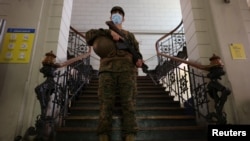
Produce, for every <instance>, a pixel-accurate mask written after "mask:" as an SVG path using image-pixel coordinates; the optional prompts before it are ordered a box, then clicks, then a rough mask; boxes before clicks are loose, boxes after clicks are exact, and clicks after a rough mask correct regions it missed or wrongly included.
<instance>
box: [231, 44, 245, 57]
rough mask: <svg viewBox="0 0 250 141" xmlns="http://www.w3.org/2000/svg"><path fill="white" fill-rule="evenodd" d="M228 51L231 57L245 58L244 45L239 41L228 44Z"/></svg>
mask: <svg viewBox="0 0 250 141" xmlns="http://www.w3.org/2000/svg"><path fill="white" fill-rule="evenodd" d="M230 51H231V54H232V57H233V59H246V53H245V49H244V46H243V45H242V44H239V43H233V44H230Z"/></svg>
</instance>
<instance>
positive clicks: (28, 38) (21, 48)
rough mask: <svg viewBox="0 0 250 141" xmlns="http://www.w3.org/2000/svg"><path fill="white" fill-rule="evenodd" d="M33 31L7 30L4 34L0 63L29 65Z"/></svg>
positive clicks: (25, 29) (22, 29)
mask: <svg viewBox="0 0 250 141" xmlns="http://www.w3.org/2000/svg"><path fill="white" fill-rule="evenodd" d="M34 36H35V29H28V28H8V30H7V33H6V34H5V37H4V41H3V46H2V50H1V52H0V63H29V60H30V54H31V50H32V46H33V41H34Z"/></svg>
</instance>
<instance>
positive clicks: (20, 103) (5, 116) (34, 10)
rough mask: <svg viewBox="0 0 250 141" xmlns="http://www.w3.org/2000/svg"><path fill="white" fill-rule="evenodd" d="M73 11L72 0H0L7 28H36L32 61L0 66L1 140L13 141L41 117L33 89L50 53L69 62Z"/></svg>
mask: <svg viewBox="0 0 250 141" xmlns="http://www.w3.org/2000/svg"><path fill="white" fill-rule="evenodd" d="M71 11H72V0H27V1H26V0H25V1H24V0H11V1H10V0H1V1H0V18H4V19H6V29H7V28H34V29H35V39H34V44H33V48H32V53H31V59H30V62H29V63H26V64H9V63H2V64H0V78H1V79H0V113H1V117H0V125H1V126H0V130H1V132H0V141H13V140H14V138H15V136H17V135H21V136H23V135H24V132H25V131H26V129H28V127H29V126H34V124H35V120H36V116H37V115H38V114H40V106H39V102H38V101H37V99H36V94H35V92H34V88H35V87H36V86H37V85H38V84H40V83H42V82H43V81H44V78H43V75H42V74H41V73H40V72H39V69H40V68H41V61H42V60H43V58H44V56H45V53H47V52H49V51H51V50H53V52H54V53H55V54H56V55H57V62H63V61H64V60H66V48H67V40H68V34H69V33H68V31H69V26H70V17H71ZM62 15H63V16H62ZM1 48H2V47H1Z"/></svg>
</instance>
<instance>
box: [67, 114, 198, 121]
mask: <svg viewBox="0 0 250 141" xmlns="http://www.w3.org/2000/svg"><path fill="white" fill-rule="evenodd" d="M112 118H113V119H119V118H121V116H113V117H112ZM136 118H137V119H138V120H140V119H194V118H195V116H192V115H165V116H162V115H160V116H137V117H136ZM65 119H67V120H86V119H92V120H98V119H99V116H69V117H65Z"/></svg>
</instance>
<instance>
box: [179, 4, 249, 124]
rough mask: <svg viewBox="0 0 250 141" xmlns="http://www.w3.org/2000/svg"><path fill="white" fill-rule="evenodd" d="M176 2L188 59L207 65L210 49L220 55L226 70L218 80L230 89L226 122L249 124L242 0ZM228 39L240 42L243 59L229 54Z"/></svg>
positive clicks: (245, 14)
mask: <svg viewBox="0 0 250 141" xmlns="http://www.w3.org/2000/svg"><path fill="white" fill-rule="evenodd" d="M180 2H181V9H182V14H183V17H184V28H185V31H186V32H185V33H186V38H187V46H188V55H189V59H190V60H191V61H195V62H198V63H201V64H203V65H208V64H209V57H211V56H212V54H213V53H215V54H216V55H219V56H220V57H221V59H222V61H223V62H224V64H225V71H226V75H225V76H223V78H222V80H221V83H222V84H224V85H225V86H227V87H229V88H230V89H231V90H232V94H231V95H230V96H229V98H228V101H227V103H226V104H225V112H226V113H227V114H228V122H229V123H232V124H234V123H236V124H249V123H250V121H249V117H250V108H249V107H250V105H249V103H250V102H249V101H250V95H249V90H250V88H249V84H250V81H249V79H248V76H249V71H248V69H249V68H250V65H249V63H248V62H249V55H250V51H249V49H250V42H249V41H250V40H249V29H250V28H249V27H250V24H249V21H250V20H249V19H250V16H249V15H250V11H249V7H247V3H246V1H245V0H231V2H230V3H224V1H206V0H181V1H180ZM232 43H240V44H242V45H243V46H244V49H245V51H244V52H245V54H246V58H245V59H234V58H232V54H231V51H230V47H229V46H230V45H231V44H232ZM204 73H206V72H204Z"/></svg>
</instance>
